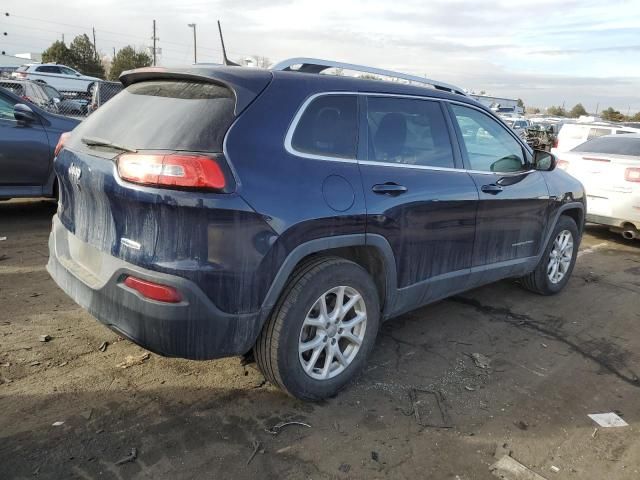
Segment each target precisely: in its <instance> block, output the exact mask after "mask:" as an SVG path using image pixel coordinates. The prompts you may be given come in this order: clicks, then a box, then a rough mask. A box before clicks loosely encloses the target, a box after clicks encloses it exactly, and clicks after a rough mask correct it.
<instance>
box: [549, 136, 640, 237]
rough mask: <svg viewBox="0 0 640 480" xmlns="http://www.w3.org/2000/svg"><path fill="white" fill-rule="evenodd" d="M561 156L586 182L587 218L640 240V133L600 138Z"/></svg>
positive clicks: (560, 164) (562, 165)
mask: <svg viewBox="0 0 640 480" xmlns="http://www.w3.org/2000/svg"><path fill="white" fill-rule="evenodd" d="M557 155H558V167H559V168H562V169H564V170H565V171H566V172H568V173H569V174H570V175H572V176H574V177H575V178H577V179H578V180H580V181H581V182H582V184H583V185H584V188H585V191H586V193H587V221H589V222H592V223H599V224H601V225H607V226H609V227H611V230H612V231H614V232H617V233H621V234H622V236H623V237H624V238H627V239H633V238H637V239H640V231H639V230H640V134H626V135H606V136H602V137H597V138H594V139H592V140H589V141H587V142H585V143H583V144H581V145H578V146H577V147H574V148H573V149H572V150H570V151H568V152H560V153H558V154H557Z"/></svg>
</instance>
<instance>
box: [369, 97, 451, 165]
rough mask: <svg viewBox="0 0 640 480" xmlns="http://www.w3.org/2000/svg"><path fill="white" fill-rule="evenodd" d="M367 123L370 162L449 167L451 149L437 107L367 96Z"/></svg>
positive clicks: (429, 103) (440, 112) (409, 101)
mask: <svg viewBox="0 0 640 480" xmlns="http://www.w3.org/2000/svg"><path fill="white" fill-rule="evenodd" d="M367 123H368V128H369V155H368V159H369V160H371V161H377V162H385V163H398V164H404V165H420V166H429V167H444V168H453V167H454V163H453V150H452V147H451V140H450V138H449V132H448V130H447V124H446V121H445V119H444V115H443V113H442V109H441V107H440V104H439V103H437V102H432V101H428V100H420V99H411V98H395V97H370V98H369V99H368V110H367Z"/></svg>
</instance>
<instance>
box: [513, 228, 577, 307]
mask: <svg viewBox="0 0 640 480" xmlns="http://www.w3.org/2000/svg"><path fill="white" fill-rule="evenodd" d="M565 241H567V243H566V244H564V242H565ZM579 246H580V233H579V232H578V227H577V226H576V222H575V221H574V220H573V219H572V218H571V217H568V216H566V215H561V216H560V218H559V219H558V223H557V224H556V226H555V228H554V229H553V233H552V234H551V237H550V238H549V243H548V244H547V247H546V248H545V250H544V253H543V254H542V257H541V258H540V262H539V263H538V265H537V266H536V269H535V270H534V271H533V272H531V273H529V274H528V275H525V276H524V277H522V278H521V279H520V281H521V283H522V286H523V287H524V288H526V289H527V290H530V291H532V292H535V293H538V294H540V295H555V294H556V293H558V292H560V291H561V290H562V289H563V288H564V287H565V285H566V284H567V282H568V281H569V277H571V273H572V272H573V267H574V266H575V264H576V258H577V255H578V247H579Z"/></svg>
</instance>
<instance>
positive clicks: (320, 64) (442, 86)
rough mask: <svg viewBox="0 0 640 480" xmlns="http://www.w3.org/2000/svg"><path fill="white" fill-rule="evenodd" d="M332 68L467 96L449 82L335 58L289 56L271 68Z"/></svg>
mask: <svg viewBox="0 0 640 480" xmlns="http://www.w3.org/2000/svg"><path fill="white" fill-rule="evenodd" d="M295 65H300V68H297V69H292V68H291V67H293V66H295ZM330 68H342V69H343V70H352V71H355V72H363V73H371V74H374V75H382V76H385V77H391V78H401V79H403V80H408V81H410V82H416V83H422V84H425V85H430V86H432V87H433V88H436V89H437V90H445V91H447V92H451V93H457V94H459V95H465V96H466V93H465V92H464V90H463V89H462V88H459V87H456V86H454V85H449V84H448V83H443V82H440V81H438V80H431V79H429V78H423V77H418V76H417V75H409V74H406V73H401V72H394V71H392V70H384V69H382V68H375V67H367V66H365V65H355V64H352V63H343V62H336V61H333V60H321V59H319V58H305V57H297V58H289V59H287V60H283V61H282V62H280V63H278V64H276V65H274V66H273V67H272V68H271V69H272V70H281V71H287V72H289V71H291V72H304V73H321V72H323V71H324V70H328V69H330Z"/></svg>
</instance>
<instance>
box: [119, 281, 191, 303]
mask: <svg viewBox="0 0 640 480" xmlns="http://www.w3.org/2000/svg"><path fill="white" fill-rule="evenodd" d="M123 283H124V284H125V285H126V286H127V287H129V288H131V289H133V290H135V291H136V292H138V293H140V295H142V296H143V297H146V298H149V299H151V300H156V301H158V302H166V303H178V302H180V301H182V295H180V292H178V290H176V289H175V288H173V287H170V286H168V285H162V284H160V283H154V282H149V281H148V280H142V279H141V278H137V277H127V278H125V280H124V282H123Z"/></svg>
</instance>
